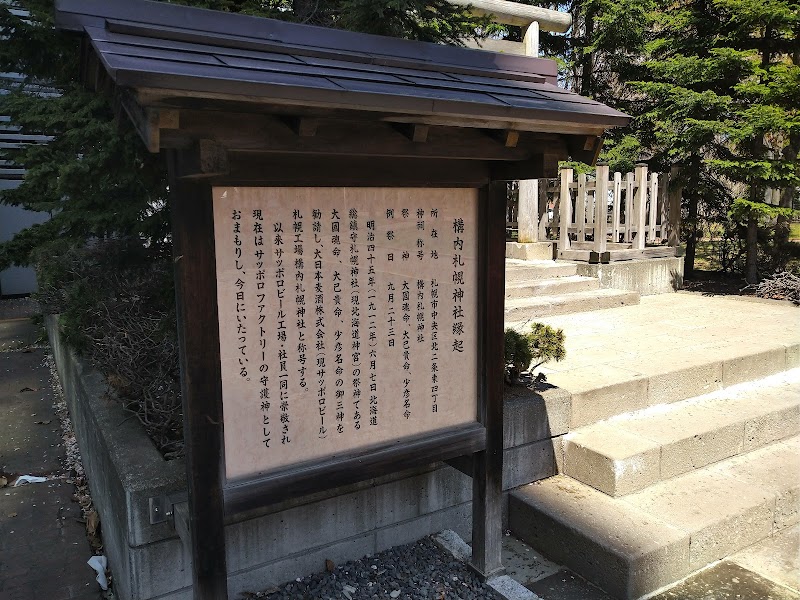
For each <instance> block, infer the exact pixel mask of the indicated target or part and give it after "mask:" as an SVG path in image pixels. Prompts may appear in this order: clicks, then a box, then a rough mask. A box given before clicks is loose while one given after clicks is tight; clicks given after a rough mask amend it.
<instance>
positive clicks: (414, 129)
mask: <svg viewBox="0 0 800 600" xmlns="http://www.w3.org/2000/svg"><path fill="white" fill-rule="evenodd" d="M394 128H395V129H396V130H397V131H399V132H400V133H402V134H403V135H404V136H405V137H407V138H408V139H409V140H411V141H412V142H415V143H418V144H421V143H424V142H427V141H428V132H429V131H430V126H429V125H423V124H420V123H396V124H395V125H394Z"/></svg>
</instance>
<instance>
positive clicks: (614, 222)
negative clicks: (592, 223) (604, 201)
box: [611, 171, 622, 244]
mask: <svg viewBox="0 0 800 600" xmlns="http://www.w3.org/2000/svg"><path fill="white" fill-rule="evenodd" d="M613 194H614V200H613V202H614V204H613V206H612V208H611V241H612V242H614V243H615V244H616V243H617V242H619V234H620V220H619V219H620V217H619V214H620V208H621V206H620V205H621V203H622V173H620V172H619V171H617V172H616V173H614V187H613Z"/></svg>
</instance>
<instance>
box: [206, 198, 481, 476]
mask: <svg viewBox="0 0 800 600" xmlns="http://www.w3.org/2000/svg"><path fill="white" fill-rule="evenodd" d="M214 194H215V195H214V223H215V225H214V227H215V235H216V236H217V237H216V246H215V247H216V248H217V253H216V264H217V276H218V285H217V290H218V293H217V303H218V307H219V315H220V323H219V330H220V359H221V364H222V371H221V377H222V386H223V403H224V408H225V435H226V438H225V462H226V475H227V476H228V477H229V478H232V479H231V480H232V481H234V480H238V479H239V478H245V477H250V476H256V477H258V476H260V474H264V473H269V472H271V471H273V470H274V469H279V468H286V467H290V466H291V465H299V464H300V463H302V462H305V461H315V460H326V458H325V457H330V456H341V455H344V454H345V453H348V452H351V451H359V452H360V451H361V450H360V449H363V450H364V451H370V448H373V447H377V445H379V444H387V443H390V442H391V441H393V440H397V439H404V438H406V437H408V436H417V435H421V434H427V435H431V436H432V437H433V436H435V432H436V431H438V430H441V429H443V428H449V427H455V426H460V425H463V424H465V423H470V422H474V421H475V418H476V414H478V411H477V410H476V408H477V406H476V404H477V398H478V397H479V394H478V393H477V391H476V390H477V386H478V383H479V382H478V377H477V376H475V375H474V373H475V372H476V367H477V366H478V357H477V355H476V346H477V344H476V336H478V338H479V337H480V331H479V330H478V329H477V328H476V327H475V319H476V317H477V314H478V307H477V306H476V304H477V296H478V295H477V293H475V285H476V283H477V280H478V277H477V276H476V268H477V267H476V251H477V245H478V243H477V239H476V237H475V236H476V232H478V231H479V229H480V228H479V227H478V226H477V222H476V217H477V210H476V207H477V204H478V201H477V200H478V196H477V193H476V192H474V191H472V190H460V189H456V188H454V189H452V190H438V189H437V190H423V189H402V188H386V189H372V188H353V189H346V188H345V189H343V188H307V189H298V188H290V187H285V188H261V189H259V188H247V187H237V188H224V189H220V188H215V192H214Z"/></svg>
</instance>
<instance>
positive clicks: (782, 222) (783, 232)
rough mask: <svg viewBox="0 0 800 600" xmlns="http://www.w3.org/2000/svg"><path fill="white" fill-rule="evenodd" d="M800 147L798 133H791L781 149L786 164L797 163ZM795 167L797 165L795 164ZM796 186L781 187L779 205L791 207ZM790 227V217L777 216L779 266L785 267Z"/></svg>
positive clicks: (776, 251) (776, 245)
mask: <svg viewBox="0 0 800 600" xmlns="http://www.w3.org/2000/svg"><path fill="white" fill-rule="evenodd" d="M798 149H800V135H792V136H791V137H790V140H789V143H788V144H787V145H786V147H785V148H784V149H783V152H782V157H781V158H782V159H783V160H784V161H786V163H787V164H794V165H797V154H798ZM795 169H797V166H795ZM795 190H796V188H794V187H792V186H789V185H785V186H784V187H783V188H781V196H780V207H781V208H792V200H793V199H794V194H795ZM790 227H791V219H790V217H788V216H785V215H779V216H778V222H777V224H776V226H775V255H776V257H778V259H779V262H780V263H782V264H779V266H780V267H781V268H785V267H786V260H787V258H788V256H787V252H786V248H787V246H788V245H789V231H790Z"/></svg>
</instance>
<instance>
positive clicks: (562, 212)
mask: <svg viewBox="0 0 800 600" xmlns="http://www.w3.org/2000/svg"><path fill="white" fill-rule="evenodd" d="M570 183H572V169H561V190H560V195H559V200H558V251H559V252H564V251H566V250H569V248H570V243H569V227H570V225H571V224H572V196H571V195H570V193H569V184H570Z"/></svg>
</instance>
